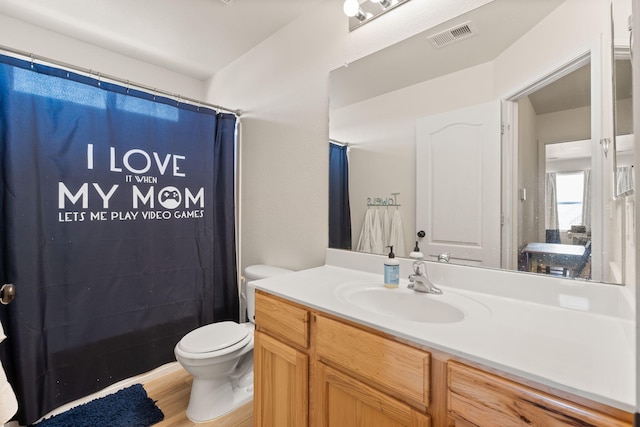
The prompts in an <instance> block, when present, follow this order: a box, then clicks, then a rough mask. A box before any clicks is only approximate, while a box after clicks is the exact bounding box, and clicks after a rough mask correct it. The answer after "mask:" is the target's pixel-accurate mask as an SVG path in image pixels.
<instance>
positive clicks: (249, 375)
mask: <svg viewBox="0 0 640 427" xmlns="http://www.w3.org/2000/svg"><path fill="white" fill-rule="evenodd" d="M290 272H291V270H286V269H283V268H279V267H272V266H268V265H253V266H250V267H247V268H246V269H245V283H246V282H249V281H253V280H259V279H266V278H269V277H274V276H278V275H282V274H286V273H290ZM244 294H245V295H246V298H247V307H248V309H247V312H248V313H247V314H248V317H249V322H247V323H242V324H239V323H236V322H230V321H225V322H218V323H212V324H209V325H205V326H201V327H199V328H197V329H194V330H193V331H191V332H189V333H188V334H186V335H185V336H184V337H183V338H182V339H181V340H180V342H178V344H176V346H175V348H174V354H175V356H176V359H177V360H178V362H179V363H180V365H182V367H183V368H184V369H185V370H186V371H187V372H189V373H190V374H191V375H193V384H192V386H191V395H190V397H189V405H188V407H187V417H188V418H189V419H190V420H191V421H193V422H196V423H198V422H205V421H211V420H214V419H216V418H218V417H221V416H223V415H225V414H227V413H228V412H231V411H233V410H234V409H236V408H238V407H239V406H241V405H243V404H245V403H247V402H249V401H250V400H251V399H252V398H253V329H254V325H253V319H254V312H255V303H254V301H255V294H254V291H253V288H247V289H246V291H245V292H244Z"/></svg>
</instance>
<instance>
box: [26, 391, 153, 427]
mask: <svg viewBox="0 0 640 427" xmlns="http://www.w3.org/2000/svg"><path fill="white" fill-rule="evenodd" d="M163 419H164V414H163V413H162V411H161V410H160V408H158V407H157V406H156V404H155V402H154V401H153V400H151V398H149V397H148V396H147V392H146V391H145V389H144V388H143V387H142V384H136V385H132V386H131V387H127V388H124V389H122V390H120V391H118V392H116V393H114V394H110V395H108V396H104V397H101V398H99V399H96V400H92V401H91V402H88V403H85V404H83V405H80V406H76V407H75V408H72V409H69V410H68V411H66V412H63V413H61V414H58V415H54V416H53V417H51V418H47V419H44V420H42V421H40V422H39V423H37V424H33V426H34V427H149V426H151V425H153V424H155V423H157V422H160V421H162V420H163Z"/></svg>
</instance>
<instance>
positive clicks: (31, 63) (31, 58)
mask: <svg viewBox="0 0 640 427" xmlns="http://www.w3.org/2000/svg"><path fill="white" fill-rule="evenodd" d="M31 69H32V70H33V53H32V54H31Z"/></svg>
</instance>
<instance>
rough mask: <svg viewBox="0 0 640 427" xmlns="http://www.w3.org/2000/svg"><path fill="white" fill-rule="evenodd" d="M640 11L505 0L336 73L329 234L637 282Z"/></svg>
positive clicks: (371, 247) (568, 1)
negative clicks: (632, 59) (634, 87)
mask: <svg viewBox="0 0 640 427" xmlns="http://www.w3.org/2000/svg"><path fill="white" fill-rule="evenodd" d="M612 4H613V6H614V7H612ZM614 8H615V10H614ZM630 12H631V1H630V0H614V1H613V2H611V1H610V0H593V1H589V2H584V1H582V0H538V1H530V0H494V1H492V2H490V3H487V4H486V5H484V6H481V7H479V8H477V9H474V10H472V11H471V12H469V13H467V14H464V15H462V16H459V17H456V18H454V19H452V20H450V21H448V22H445V23H442V24H440V25H438V26H437V27H435V28H432V29H429V30H426V31H425V32H423V33H421V34H417V35H415V36H413V37H411V38H408V39H406V40H404V41H402V42H400V43H397V44H395V45H392V46H389V47H387V48H385V49H383V50H381V51H378V52H375V53H374V54H371V55H369V56H367V57H364V58H361V59H359V60H357V61H353V62H352V63H349V64H347V65H345V66H343V67H341V68H339V69H336V70H334V71H332V72H331V74H330V112H329V120H330V124H329V136H330V139H331V140H332V141H333V143H332V146H333V149H332V153H331V159H332V161H331V165H330V176H331V179H332V181H331V185H330V203H329V205H330V221H329V229H330V234H331V237H330V247H332V248H336V249H345V250H357V251H362V252H371V253H386V252H388V249H386V248H385V246H387V245H393V246H394V252H395V253H396V254H397V255H398V256H405V257H406V256H408V255H409V253H410V252H411V251H412V250H413V248H414V246H415V245H416V242H417V244H418V246H419V247H420V249H421V251H422V252H423V253H424V254H425V257H426V258H427V259H428V260H432V261H436V260H437V258H438V255H439V254H443V253H449V254H450V257H449V260H450V262H453V263H460V264H466V265H473V266H478V267H491V268H502V269H509V270H518V271H522V272H527V273H533V274H547V275H557V276H561V277H566V278H567V279H570V280H592V281H598V282H604V283H618V284H620V283H632V281H633V280H634V279H635V272H634V263H635V261H634V259H633V256H634V253H635V252H634V246H635V242H634V239H633V234H634V229H633V227H634V225H633V218H634V216H635V213H634V212H633V209H634V200H633V198H634V192H633V189H632V188H627V187H624V188H623V187H622V186H624V185H626V184H625V183H624V182H622V181H624V180H625V179H627V178H625V177H624V173H628V174H629V176H631V174H632V170H633V165H632V163H631V159H632V158H633V145H634V144H633V135H631V134H630V132H628V131H627V130H629V129H631V127H630V121H631V117H632V113H631V110H630V105H631V102H630V99H628V98H629V96H630V93H631V90H630V87H629V85H628V84H626V83H624V82H623V80H624V79H627V78H628V79H629V81H630V70H629V66H628V58H624V57H623V53H624V48H625V45H624V40H626V43H627V44H626V48H627V52H628V46H629V45H628V40H629V39H628V34H627V33H625V30H626V22H625V23H624V27H623V28H622V27H621V26H620V25H619V24H618V22H617V21H619V20H620V19H622V18H621V17H624V20H625V21H626V19H627V17H628V15H629V14H630ZM612 20H614V21H616V22H614V25H612ZM612 28H613V32H612ZM612 46H614V47H612ZM616 52H617V53H616ZM621 52H622V53H621ZM612 59H618V60H619V61H620V62H619V63H617V64H616V65H615V67H614V65H613V63H612ZM625 60H626V61H627V62H624V61H625ZM614 80H615V81H616V84H615V85H614V84H613V82H614ZM614 86H615V91H614ZM627 94H628V95H629V96H628V95H627ZM614 106H615V107H616V108H615V114H616V118H615V119H614ZM614 122H617V123H618V125H617V126H616V125H615V123H614ZM614 131H616V133H615V134H614ZM621 168H626V170H627V172H621ZM625 182H631V180H629V179H627V181H625Z"/></svg>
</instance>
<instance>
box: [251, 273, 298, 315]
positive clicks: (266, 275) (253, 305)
mask: <svg viewBox="0 0 640 427" xmlns="http://www.w3.org/2000/svg"><path fill="white" fill-rule="evenodd" d="M288 273H293V270H287V269H286V268H280V267H274V266H272V265H264V264H258V265H250V266H248V267H247V268H245V269H244V283H243V288H244V289H243V291H244V292H243V293H244V295H245V296H246V299H247V316H248V317H249V321H250V322H251V323H253V321H254V318H255V314H256V296H255V289H254V288H252V287H249V286H247V283H249V282H251V281H253V280H260V279H268V278H270V277H276V276H281V275H283V274H288Z"/></svg>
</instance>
